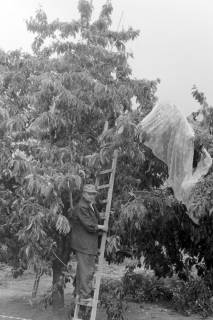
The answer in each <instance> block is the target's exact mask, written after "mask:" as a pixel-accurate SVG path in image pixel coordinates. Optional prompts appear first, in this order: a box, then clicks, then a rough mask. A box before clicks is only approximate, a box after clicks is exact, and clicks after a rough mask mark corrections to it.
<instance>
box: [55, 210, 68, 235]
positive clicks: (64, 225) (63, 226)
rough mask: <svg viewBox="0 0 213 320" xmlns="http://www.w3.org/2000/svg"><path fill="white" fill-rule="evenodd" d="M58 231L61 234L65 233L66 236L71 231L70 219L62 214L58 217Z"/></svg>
mask: <svg viewBox="0 0 213 320" xmlns="http://www.w3.org/2000/svg"><path fill="white" fill-rule="evenodd" d="M56 230H58V231H59V233H63V234H65V235H66V234H68V233H69V232H70V230H71V228H70V224H69V221H68V219H67V218H66V217H65V216H63V215H62V214H59V216H58V219H57V222H56Z"/></svg>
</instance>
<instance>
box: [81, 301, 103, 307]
mask: <svg viewBox="0 0 213 320" xmlns="http://www.w3.org/2000/svg"><path fill="white" fill-rule="evenodd" d="M94 302H95V300H92V301H91V302H83V301H78V302H76V304H78V305H80V306H86V307H92V306H93V304H94ZM97 302H99V300H98V301H97Z"/></svg>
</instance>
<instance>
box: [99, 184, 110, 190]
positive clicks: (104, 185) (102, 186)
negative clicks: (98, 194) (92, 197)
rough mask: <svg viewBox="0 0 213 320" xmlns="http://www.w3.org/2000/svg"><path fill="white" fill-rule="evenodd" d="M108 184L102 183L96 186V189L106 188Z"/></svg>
mask: <svg viewBox="0 0 213 320" xmlns="http://www.w3.org/2000/svg"><path fill="white" fill-rule="evenodd" d="M109 186H110V185H109V184H102V185H100V186H98V187H97V189H98V190H100V189H106V188H109Z"/></svg>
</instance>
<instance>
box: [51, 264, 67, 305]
mask: <svg viewBox="0 0 213 320" xmlns="http://www.w3.org/2000/svg"><path fill="white" fill-rule="evenodd" d="M62 269H63V265H62V264H61V262H60V261H57V260H55V261H54V262H53V296H52V298H53V310H54V311H59V310H62V309H63V308H64V276H63V274H62Z"/></svg>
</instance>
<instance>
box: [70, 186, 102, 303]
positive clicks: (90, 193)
mask: <svg viewBox="0 0 213 320" xmlns="http://www.w3.org/2000/svg"><path fill="white" fill-rule="evenodd" d="M96 195H97V190H96V187H95V186H94V185H92V184H86V185H84V188H83V194H82V198H81V200H80V202H79V203H78V205H77V206H76V208H75V209H74V211H73V215H72V226H73V228H72V240H71V246H72V249H73V250H74V251H75V254H76V259H77V270H76V278H75V295H76V299H77V300H78V301H79V302H80V303H83V304H84V303H85V304H86V303H90V302H91V301H92V292H93V287H92V281H93V275H94V272H95V260H96V256H97V253H98V233H99V231H103V232H107V228H106V227H105V226H104V225H100V224H99V223H100V220H101V219H100V215H99V213H98V211H97V209H96V207H95V205H94V203H95V197H96Z"/></svg>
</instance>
